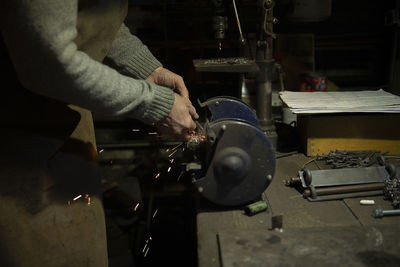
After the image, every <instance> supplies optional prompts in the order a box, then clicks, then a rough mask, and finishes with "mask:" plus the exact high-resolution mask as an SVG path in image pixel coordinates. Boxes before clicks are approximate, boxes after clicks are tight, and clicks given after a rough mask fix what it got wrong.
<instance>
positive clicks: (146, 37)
mask: <svg viewBox="0 0 400 267" xmlns="http://www.w3.org/2000/svg"><path fill="white" fill-rule="evenodd" d="M236 2H237V3H236V5H237V8H238V13H239V17H240V20H241V25H242V29H243V32H244V34H245V37H246V39H247V40H248V45H247V46H246V47H245V48H244V49H243V48H242V47H241V45H240V43H239V33H238V29H237V26H236V25H235V23H236V22H235V19H234V18H235V16H234V11H233V7H232V3H231V1H227V4H226V14H227V16H228V29H227V37H226V41H224V42H223V49H222V51H219V50H218V42H217V41H216V40H215V39H214V37H213V30H212V17H213V15H214V14H215V8H214V4H213V1H211V0H207V1H204V0H203V1H194V0H176V1H167V0H164V1H131V2H130V3H131V4H130V11H129V16H128V19H127V24H128V25H129V27H130V28H131V30H132V31H133V32H135V33H136V34H137V35H138V36H139V37H140V38H141V39H142V40H143V41H144V42H145V43H146V44H147V45H148V46H149V47H150V49H151V50H152V51H153V53H154V54H155V55H157V56H158V57H159V58H160V60H161V61H162V62H163V63H164V64H165V65H166V66H167V67H169V68H170V69H173V70H175V71H176V72H178V73H179V74H181V75H182V76H183V77H184V78H185V81H186V83H188V84H189V85H190V89H191V92H192V94H193V95H195V96H200V97H201V96H202V97H203V98H207V97H209V96H213V95H221V94H227V93H228V94H230V95H237V94H238V92H239V91H238V89H237V88H238V86H239V85H238V84H239V78H238V75H232V74H226V73H218V74H216V73H199V72H196V71H195V70H194V67H193V63H192V60H193V59H196V58H212V57H239V56H243V55H245V56H248V57H254V51H255V47H254V42H252V40H253V39H254V38H256V33H257V32H258V30H259V28H260V25H259V24H260V20H259V16H258V13H257V7H256V5H255V3H256V1H252V0H241V1H236ZM276 2H277V3H276V5H275V7H274V14H275V16H276V17H277V18H278V20H279V22H278V23H277V24H276V25H275V32H276V33H278V34H291V35H302V34H311V35H313V36H314V47H313V49H314V55H315V62H314V71H317V72H322V73H324V74H325V75H326V76H327V77H328V79H329V80H330V81H332V82H333V83H334V84H335V85H337V86H338V87H339V88H343V89H365V88H376V87H386V86H387V85H388V82H389V76H390V70H391V53H392V46H393V35H394V29H395V27H394V26H393V25H391V24H390V23H387V18H386V24H387V25H385V15H387V14H388V12H389V11H390V10H391V9H393V8H394V6H395V3H394V2H395V1H361V0H355V1H345V0H335V1H332V2H331V3H332V5H331V10H330V16H329V17H328V18H327V19H326V20H323V21H316V22H302V21H295V20H293V19H291V16H290V15H291V14H292V13H293V8H294V4H293V3H294V2H296V1H289V0H284V1H276ZM278 39H279V37H278ZM252 46H253V47H252ZM275 57H276V59H277V60H279V59H280V58H281V56H280V55H279V54H275ZM290 89H296V88H290Z"/></svg>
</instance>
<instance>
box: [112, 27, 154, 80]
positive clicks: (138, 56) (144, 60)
mask: <svg viewBox="0 0 400 267" xmlns="http://www.w3.org/2000/svg"><path fill="white" fill-rule="evenodd" d="M106 59H107V62H108V63H109V64H110V65H111V66H114V67H115V68H116V69H117V70H118V71H119V72H121V73H123V74H125V75H127V76H131V77H134V78H138V79H146V78H147V77H148V76H149V75H150V74H151V73H152V72H153V71H154V70H155V69H156V68H158V67H160V66H162V64H161V63H160V62H159V61H158V60H157V59H156V58H155V57H154V56H153V54H152V53H151V52H150V51H149V49H148V48H147V46H146V45H144V44H143V43H142V42H141V41H140V40H139V38H137V37H136V36H134V35H132V34H131V33H130V31H129V28H128V27H126V25H125V24H122V25H121V27H120V29H119V31H118V33H117V36H116V38H115V39H114V41H113V43H112V46H111V49H110V50H109V52H108V54H107V58H106Z"/></svg>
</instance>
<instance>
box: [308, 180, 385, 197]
mask: <svg viewBox="0 0 400 267" xmlns="http://www.w3.org/2000/svg"><path fill="white" fill-rule="evenodd" d="M383 187H384V183H370V184H358V185H344V186H331V187H321V188H315V191H316V193H317V195H318V196H323V195H333V194H344V193H353V192H363V191H374V190H381V189H383ZM303 196H304V197H311V190H310V189H306V190H304V192H303Z"/></svg>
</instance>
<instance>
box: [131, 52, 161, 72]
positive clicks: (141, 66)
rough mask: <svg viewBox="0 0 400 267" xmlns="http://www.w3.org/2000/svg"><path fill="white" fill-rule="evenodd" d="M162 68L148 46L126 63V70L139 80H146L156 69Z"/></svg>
mask: <svg viewBox="0 0 400 267" xmlns="http://www.w3.org/2000/svg"><path fill="white" fill-rule="evenodd" d="M160 66H162V64H161V62H160V61H158V60H157V59H156V58H155V57H154V56H153V54H152V53H151V52H150V51H149V49H148V48H147V46H143V47H141V48H140V50H139V51H137V52H136V53H135V56H134V57H133V58H132V59H130V60H128V61H127V62H126V70H127V71H128V72H129V73H132V74H133V75H134V76H135V77H137V78H138V79H146V78H147V77H148V76H149V75H150V74H151V73H152V72H153V71H154V70H155V69H156V68H158V67H160Z"/></svg>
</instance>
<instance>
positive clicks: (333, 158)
mask: <svg viewBox="0 0 400 267" xmlns="http://www.w3.org/2000/svg"><path fill="white" fill-rule="evenodd" d="M380 156H382V154H381V152H380V151H376V150H360V151H347V150H332V151H330V152H329V154H327V155H325V154H323V155H318V156H317V160H324V161H325V163H326V164H327V165H331V166H332V168H334V169H338V168H360V167H369V166H372V165H374V164H378V163H379V161H378V159H379V157H380Z"/></svg>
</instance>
